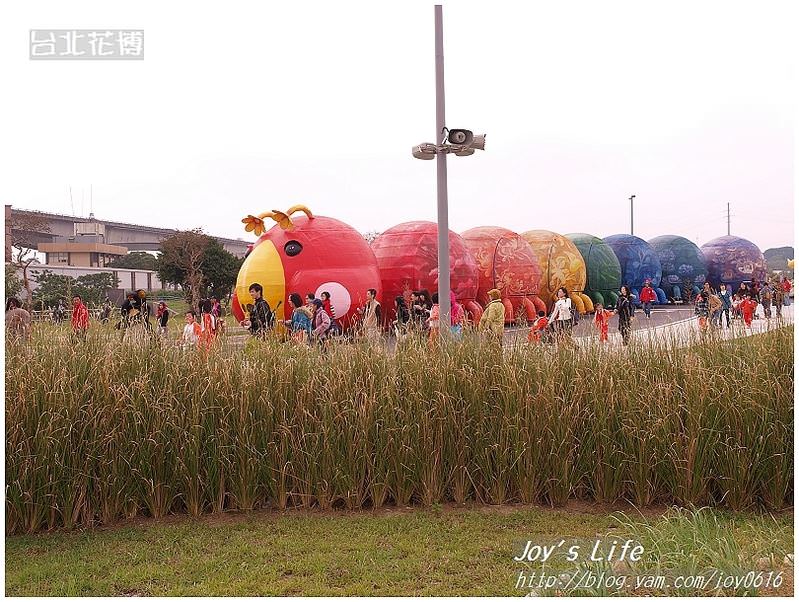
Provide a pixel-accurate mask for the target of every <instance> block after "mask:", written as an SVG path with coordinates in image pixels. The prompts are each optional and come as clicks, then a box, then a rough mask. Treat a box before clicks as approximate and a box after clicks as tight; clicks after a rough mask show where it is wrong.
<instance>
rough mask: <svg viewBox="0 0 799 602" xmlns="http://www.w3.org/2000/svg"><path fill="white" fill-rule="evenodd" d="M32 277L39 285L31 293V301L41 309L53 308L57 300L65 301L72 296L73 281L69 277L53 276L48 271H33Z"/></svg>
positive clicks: (62, 275)
mask: <svg viewBox="0 0 799 602" xmlns="http://www.w3.org/2000/svg"><path fill="white" fill-rule="evenodd" d="M32 276H33V279H34V280H35V281H36V282H37V284H38V285H39V286H38V287H37V288H36V290H35V291H33V297H32V299H33V300H34V301H35V302H36V304H37V305H40V306H41V307H42V309H44V308H45V307H52V306H54V305H55V304H57V303H58V300H59V299H67V298H68V297H70V296H72V289H73V288H74V286H75V279H74V278H72V277H71V276H66V275H64V274H54V273H53V272H51V271H50V270H42V271H41V272H39V271H34V272H33V274H32Z"/></svg>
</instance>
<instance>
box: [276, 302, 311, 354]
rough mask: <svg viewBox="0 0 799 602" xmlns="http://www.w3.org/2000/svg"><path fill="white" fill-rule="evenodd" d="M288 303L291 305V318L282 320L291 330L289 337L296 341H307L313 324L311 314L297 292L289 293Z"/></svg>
mask: <svg viewBox="0 0 799 602" xmlns="http://www.w3.org/2000/svg"><path fill="white" fill-rule="evenodd" d="M289 305H291V308H292V311H291V319H289V320H284V321H283V324H285V325H286V326H288V328H289V330H290V331H291V338H292V339H293V340H294V341H295V342H297V343H307V342H308V339H309V338H310V336H311V331H312V329H313V324H312V322H311V318H312V317H313V314H312V312H311V310H309V309H308V308H307V307H306V306H305V305H303V303H302V297H300V294H299V293H291V294H290V295H289Z"/></svg>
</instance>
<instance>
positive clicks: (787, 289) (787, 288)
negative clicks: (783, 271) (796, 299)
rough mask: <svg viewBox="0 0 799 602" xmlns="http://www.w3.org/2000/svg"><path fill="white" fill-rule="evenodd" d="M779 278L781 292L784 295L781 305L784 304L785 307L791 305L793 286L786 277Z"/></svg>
mask: <svg viewBox="0 0 799 602" xmlns="http://www.w3.org/2000/svg"><path fill="white" fill-rule="evenodd" d="M781 278H782V282H780V286H781V287H782V292H783V293H784V297H783V303H785V305H786V306H787V305H790V304H791V288H792V287H793V285H792V284H791V281H790V280H788V277H787V276H781Z"/></svg>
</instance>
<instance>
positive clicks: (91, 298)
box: [72, 272, 119, 306]
mask: <svg viewBox="0 0 799 602" xmlns="http://www.w3.org/2000/svg"><path fill="white" fill-rule="evenodd" d="M118 286H119V279H118V278H114V275H113V274H112V273H111V272H98V273H96V274H84V275H83V276H78V277H77V278H76V279H75V284H74V286H73V287H72V294H73V295H80V296H81V298H82V299H83V302H84V303H86V305H90V306H96V305H100V304H102V302H103V301H105V298H106V296H107V295H108V291H109V289H115V288H117V287H118Z"/></svg>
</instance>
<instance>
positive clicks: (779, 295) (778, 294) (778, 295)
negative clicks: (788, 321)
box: [774, 283, 785, 318]
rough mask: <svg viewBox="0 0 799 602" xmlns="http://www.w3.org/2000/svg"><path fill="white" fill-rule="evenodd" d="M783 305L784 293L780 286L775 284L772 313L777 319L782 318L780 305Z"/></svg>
mask: <svg viewBox="0 0 799 602" xmlns="http://www.w3.org/2000/svg"><path fill="white" fill-rule="evenodd" d="M783 303H785V291H784V290H783V289H782V286H781V285H780V284H779V283H777V284H776V285H775V286H774V311H775V312H776V313H777V317H778V318H781V317H782V304H783Z"/></svg>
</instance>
